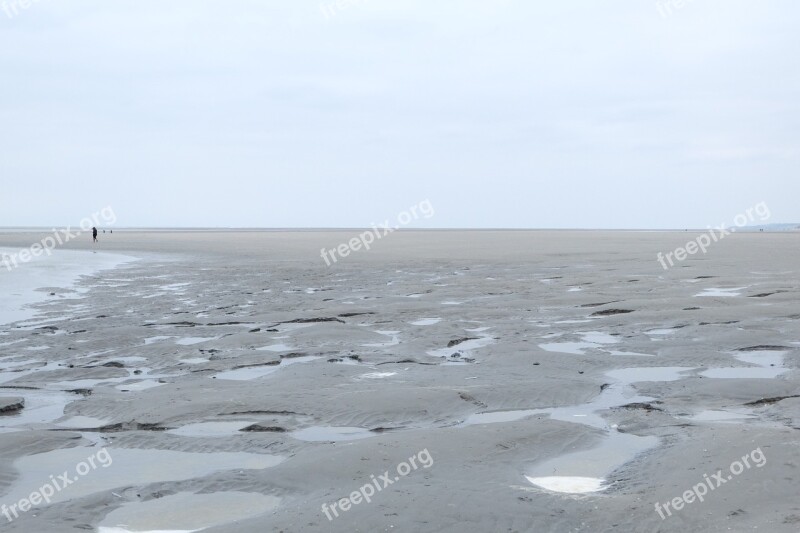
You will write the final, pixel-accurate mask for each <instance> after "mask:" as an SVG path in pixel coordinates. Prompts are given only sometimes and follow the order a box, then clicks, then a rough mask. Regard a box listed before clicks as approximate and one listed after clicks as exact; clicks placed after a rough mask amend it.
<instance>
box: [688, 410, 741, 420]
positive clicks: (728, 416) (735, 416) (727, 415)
mask: <svg viewBox="0 0 800 533" xmlns="http://www.w3.org/2000/svg"><path fill="white" fill-rule="evenodd" d="M687 418H688V419H689V420H692V421H694V422H733V421H737V420H738V421H740V420H747V419H748V418H756V416H755V415H754V414H752V412H750V411H749V412H746V413H744V412H735V411H720V410H709V411H701V412H699V413H697V414H696V415H693V416H690V417H687Z"/></svg>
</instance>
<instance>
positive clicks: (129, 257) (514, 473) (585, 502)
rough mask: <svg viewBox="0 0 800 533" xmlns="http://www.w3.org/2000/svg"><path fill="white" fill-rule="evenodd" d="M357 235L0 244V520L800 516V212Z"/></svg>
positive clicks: (147, 522)
mask: <svg viewBox="0 0 800 533" xmlns="http://www.w3.org/2000/svg"><path fill="white" fill-rule="evenodd" d="M360 233H361V230H341V231H310V230H309V231H194V232H187V231H180V232H178V231H138V232H137V231H115V232H114V233H113V234H105V235H100V242H99V245H98V249H97V251H98V253H97V254H92V251H91V245H90V244H89V243H85V242H79V241H72V242H70V243H69V244H68V245H67V246H66V247H65V248H64V249H63V250H61V249H59V250H56V251H54V253H53V255H52V256H48V257H44V258H42V260H44V261H47V262H48V263H47V265H46V266H47V269H45V271H48V272H53V271H56V272H57V271H58V270H59V261H67V259H68V262H69V264H70V265H73V264H74V263H75V262H76V261H78V263H80V262H81V261H80V256H78V257H77V259H76V256H75V255H74V254H81V253H84V254H86V263H87V265H89V267H91V269H90V271H89V272H86V271H80V272H78V271H77V270H76V271H75V272H76V273H75V277H74V279H73V280H72V281H71V282H70V283H66V282H65V281H64V278H63V276H61V277H54V278H52V279H53V282H52V284H50V283H49V282H48V277H47V276H46V275H42V276H41V278H37V279H41V280H42V281H41V282H40V283H36V285H37V287H36V291H35V294H34V295H33V296H31V295H30V293H31V291H32V290H33V289H32V288H31V287H28V286H27V285H26V286H25V287H22V288H19V289H18V290H17V289H14V285H13V283H12V282H9V281H8V280H9V279H10V277H8V275H9V274H13V275H15V276H19V275H24V274H25V273H26V272H34V269H36V268H41V267H42V264H41V263H38V264H34V263H31V264H22V265H20V266H19V267H17V269H15V270H14V271H13V272H7V271H6V270H5V269H3V270H0V286H2V287H3V290H4V291H7V292H8V293H9V295H11V293H12V292H13V293H14V298H13V302H12V299H11V298H9V299H8V300H7V301H6V302H7V303H4V306H5V307H8V309H4V316H11V315H13V314H14V313H15V312H18V310H17V309H16V308H13V306H18V305H21V303H20V302H23V301H25V298H26V297H30V298H29V300H28V301H29V304H28V305H30V306H32V307H30V309H29V310H28V312H27V313H23V315H20V316H19V317H18V319H17V320H16V321H13V322H9V323H6V324H3V325H0V444H1V445H0V494H2V495H0V504H3V505H5V507H3V508H2V509H0V510H2V512H3V513H4V514H3V515H0V522H3V523H4V525H3V527H4V529H5V530H7V531H25V532H28V531H30V532H50V531H53V532H62V531H64V532H66V531H76V530H83V531H87V530H88V531H100V532H104V533H113V532H117V533H119V532H127V531H195V530H203V531H208V532H214V533H217V532H219V533H222V532H226V533H228V532H230V533H232V532H251V531H285V532H294V531H365V532H366V531H436V532H444V531H453V532H456V531H481V532H484V531H520V532H522V531H537V532H539V531H553V532H563V531H592V532H594V531H642V532H644V531H647V532H651V531H663V532H668V531H752V530H756V529H757V530H759V531H771V532H772V531H774V532H784V531H785V532H797V531H798V530H800V504H798V503H797V493H798V488H800V471H798V469H800V446H798V442H800V441H799V440H798V435H799V433H798V429H800V381H799V380H798V372H797V368H798V366H799V364H800V306H798V292H799V289H800V281H799V280H800V276H798V273H799V272H800V270H798V265H800V234H797V233H781V234H773V233H753V234H747V233H740V234H736V235H732V236H730V237H727V238H726V239H724V240H723V241H720V242H718V243H714V244H713V246H711V247H710V248H709V250H708V252H707V253H705V254H699V253H698V254H695V255H691V256H689V257H688V258H686V259H685V260H684V261H678V262H676V264H675V265H674V266H672V267H671V268H669V269H664V268H663V266H662V264H661V263H660V262H659V261H658V260H657V255H658V254H659V253H667V252H670V251H672V250H675V249H677V248H679V247H682V246H685V245H686V243H687V242H688V241H689V240H691V238H692V237H693V234H692V233H691V232H603V231H583V232H581V231H397V232H393V233H391V234H388V235H385V236H381V237H380V238H377V239H375V241H374V243H372V245H371V246H370V249H369V250H367V249H363V248H362V249H359V250H354V249H351V247H349V246H348V248H347V250H345V251H347V252H348V253H347V254H346V256H345V255H344V254H340V255H339V256H337V260H336V261H335V262H332V261H327V262H326V261H325V260H324V258H323V257H322V253H321V252H322V251H323V250H331V249H335V248H338V247H339V246H340V245H342V244H344V243H349V242H350V241H351V239H352V238H353V237H356V236H358V235H359V234H360ZM43 235H44V234H42V235H39V234H37V233H25V232H13V233H11V232H9V233H0V247H6V248H12V249H14V248H20V247H28V246H30V245H31V244H33V243H34V242H36V241H38V240H39V239H41V238H42V237H43ZM60 252H61V253H60ZM106 254H107V255H106ZM67 256H69V257H67ZM94 256H103V258H102V259H101V258H98V257H94ZM26 269H30V270H27V271H26ZM48 269H49V270H48ZM36 272H43V271H42V270H37V271H36ZM3 276H6V279H5V283H6V285H2V283H4V279H3ZM28 285H30V284H28ZM23 293H25V294H23ZM82 465H83V466H82ZM64 473H67V474H68V475H69V476H70V477H71V480H72V481H71V483H66V482H65V481H64V480H62V481H60V482H59V481H58V480H59V478H58V476H60V475H62V474H64ZM47 484H49V485H50V486H51V489H43V487H44V486H45V485H47ZM50 492H52V495H49V493H50ZM34 494H39V496H38V497H36V496H33V495H34ZM42 494H45V495H48V497H47V498H43V497H42ZM32 500H40V501H39V502H38V503H37V502H35V501H34V502H32ZM46 500H47V501H46ZM24 502H28V505H25V503H24ZM31 502H32V503H31ZM12 506H14V507H13V509H12ZM24 508H27V509H24ZM6 512H7V514H6Z"/></svg>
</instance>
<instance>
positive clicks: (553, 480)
mask: <svg viewBox="0 0 800 533" xmlns="http://www.w3.org/2000/svg"><path fill="white" fill-rule="evenodd" d="M525 477H526V478H527V479H528V481H530V482H531V483H533V484H534V485H536V486H538V487H541V488H543V489H545V490H549V491H552V492H566V493H570V494H586V493H589V492H599V491H601V490H603V489H604V488H605V487H604V486H603V480H602V479H601V478H593V477H568V476H551V477H530V476H525Z"/></svg>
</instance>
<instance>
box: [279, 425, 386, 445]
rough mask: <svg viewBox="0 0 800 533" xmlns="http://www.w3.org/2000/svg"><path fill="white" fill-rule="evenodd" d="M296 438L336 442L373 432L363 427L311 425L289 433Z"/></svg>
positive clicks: (367, 435) (360, 437)
mask: <svg viewBox="0 0 800 533" xmlns="http://www.w3.org/2000/svg"><path fill="white" fill-rule="evenodd" d="M290 435H291V436H292V437H294V438H295V439H297V440H304V441H306V442H338V441H343V440H358V439H366V438H369V437H374V436H375V433H373V432H371V431H370V430H368V429H364V428H355V427H325V426H313V427H310V428H305V429H301V430H298V431H293V432H292V433H290Z"/></svg>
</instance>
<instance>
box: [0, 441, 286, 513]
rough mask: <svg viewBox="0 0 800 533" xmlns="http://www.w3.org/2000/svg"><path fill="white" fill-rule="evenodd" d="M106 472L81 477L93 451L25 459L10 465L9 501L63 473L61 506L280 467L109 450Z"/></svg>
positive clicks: (244, 458) (232, 456)
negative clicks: (13, 475)
mask: <svg viewBox="0 0 800 533" xmlns="http://www.w3.org/2000/svg"><path fill="white" fill-rule="evenodd" d="M107 450H108V453H109V455H110V457H111V461H110V462H107V464H108V466H102V463H101V462H99V461H98V460H97V459H95V465H96V466H97V468H95V469H91V470H89V471H88V472H87V473H86V474H85V475H84V476H79V475H78V473H77V472H78V471H77V470H76V467H77V465H79V463H82V462H86V461H87V458H88V457H90V456H93V455H94V454H96V453H98V452H99V451H100V450H98V449H97V448H88V447H77V448H68V449H61V450H53V451H50V452H46V453H39V454H36V455H29V456H26V457H22V458H20V459H17V460H16V461H14V468H15V469H16V470H17V472H19V473H20V477H19V478H18V479H17V480H16V481H15V482H14V484H13V485H12V487H11V491H10V492H9V494H6V495H5V499H6V500H7V501H12V502H13V501H18V500H20V499H21V498H25V497H27V496H29V495H30V494H31V492H33V491H34V490H37V489H38V488H39V487H41V486H42V484H44V483H47V482H48V480H49V479H50V476H51V475H53V474H54V473H62V472H64V471H65V470H66V471H67V472H68V473H69V475H70V477H71V478H76V480H75V481H74V482H73V483H72V484H71V485H69V486H67V487H65V488H64V489H63V490H61V491H58V492H56V494H55V495H54V496H53V498H52V502H62V501H67V500H72V499H75V498H80V497H82V496H87V495H89V494H94V493H96V492H100V491H107V490H112V489H115V488H118V487H126V486H136V485H145V484H149V483H157V482H164V481H179V480H184V479H192V478H197V477H203V476H207V475H209V474H212V473H214V472H221V471H226V470H262V469H265V468H269V467H272V466H275V465H277V464H279V463H281V462H282V461H283V458H282V457H279V456H275V455H261V454H252V453H189V452H176V451H169V450H140V449H128V448H108V449H107Z"/></svg>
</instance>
